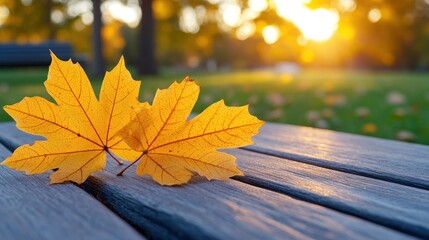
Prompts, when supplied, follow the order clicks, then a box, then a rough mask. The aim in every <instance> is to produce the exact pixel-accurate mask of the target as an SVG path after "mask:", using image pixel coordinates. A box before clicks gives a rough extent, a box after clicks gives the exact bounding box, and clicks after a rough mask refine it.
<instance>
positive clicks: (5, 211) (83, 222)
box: [0, 145, 144, 240]
mask: <svg viewBox="0 0 429 240" xmlns="http://www.w3.org/2000/svg"><path fill="white" fill-rule="evenodd" d="M9 155H10V151H9V150H7V149H6V148H5V147H3V146H2V145H0V159H1V160H3V159H5V158H6V157H7V156H9ZM48 183H49V179H48V175H47V174H41V175H37V176H26V175H25V174H23V173H21V172H17V171H14V170H11V169H8V168H7V167H6V166H3V165H1V166H0V216H1V217H0V238H1V239H26V240H27V239H35V240H36V239H37V240H38V239H144V238H143V237H142V236H141V235H140V234H139V233H137V232H136V231H135V230H134V229H133V228H132V227H131V226H129V225H128V224H127V223H125V222H124V221H123V220H122V219H120V218H119V217H118V216H117V215H115V214H114V213H113V212H112V211H110V210H109V209H108V208H106V207H105V206H104V205H103V204H101V203H100V202H98V201H97V200H96V199H94V198H93V197H92V196H91V195H89V194H88V193H86V192H85V191H82V189H80V188H78V187H77V186H75V185H73V184H61V185H52V186H49V185H48Z"/></svg>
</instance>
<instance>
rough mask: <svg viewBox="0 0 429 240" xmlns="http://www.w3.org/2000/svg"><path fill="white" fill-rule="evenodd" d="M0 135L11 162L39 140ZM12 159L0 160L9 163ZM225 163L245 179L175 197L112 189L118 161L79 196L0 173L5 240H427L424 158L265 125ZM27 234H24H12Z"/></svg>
mask: <svg viewBox="0 0 429 240" xmlns="http://www.w3.org/2000/svg"><path fill="white" fill-rule="evenodd" d="M0 133H1V134H0V143H1V144H3V145H4V146H5V147H7V148H8V149H9V150H13V149H15V148H16V147H18V146H19V145H22V144H24V143H32V142H33V141H34V140H36V139H39V138H38V137H35V136H32V135H28V134H25V133H23V132H20V131H19V130H17V129H16V128H15V126H14V124H13V123H2V124H0ZM9 150H7V149H6V148H0V156H1V157H2V159H4V158H5V157H6V156H7V155H9V154H10V151H9ZM225 151H226V152H228V153H232V154H234V155H235V156H236V157H237V159H238V160H237V161H238V164H239V166H240V169H241V170H242V171H243V172H244V173H245V174H246V176H244V177H234V178H233V179H231V180H228V181H207V180H205V179H203V178H200V177H195V178H194V179H193V180H192V182H191V183H190V184H188V185H184V186H179V187H161V186H159V185H158V184H156V183H154V182H153V181H152V180H151V179H150V178H149V177H139V176H137V175H135V174H134V173H133V170H132V169H131V170H130V171H128V172H127V173H126V174H125V175H124V176H122V177H116V176H115V173H117V172H118V171H119V170H120V169H121V168H122V167H120V166H118V165H116V163H115V162H114V161H111V160H108V164H107V168H106V170H105V171H103V172H100V173H96V174H94V175H93V176H92V177H90V178H89V179H88V180H87V181H86V182H85V183H84V184H82V185H80V186H76V185H73V184H59V185H53V186H48V182H49V179H48V178H47V175H48V174H42V175H34V176H25V175H24V174H23V173H20V172H15V171H13V170H10V169H7V168H6V167H4V166H1V167H0V182H1V183H2V184H0V192H1V197H0V204H1V205H0V214H3V216H4V215H6V216H7V217H3V216H2V218H1V220H0V233H2V234H3V232H5V233H6V234H8V235H6V236H23V237H25V238H33V239H37V238H40V237H41V236H42V237H43V238H44V239H53V238H57V237H58V235H56V234H58V233H59V232H65V233H67V236H70V238H73V237H78V236H86V238H91V237H102V238H103V239H106V237H105V236H108V237H110V238H115V239H133V237H134V238H144V237H148V238H155V239H165V238H168V239H202V238H208V239H314V238H317V239H413V238H424V239H428V238H429V207H428V206H429V191H428V189H429V160H428V159H427V158H428V157H427V156H429V147H427V146H422V145H417V144H409V143H401V142H395V141H389V140H381V139H375V138H369V137H362V136H355V135H351V134H344V133H335V132H332V131H327V130H318V129H311V128H305V127H297V126H289V125H281V124H271V123H268V124H266V125H265V126H264V127H263V128H262V130H261V134H260V135H258V136H257V137H255V144H254V145H252V146H249V147H245V148H243V149H230V150H225ZM0 160H1V159H0ZM48 196H49V197H48ZM15 199H18V200H15ZM28 203H30V204H28ZM65 203H67V204H65ZM121 218H122V219H121ZM123 221H125V222H127V224H128V225H127V224H124V222H123ZM25 224H27V225H25ZM20 225H22V226H23V227H24V226H25V227H24V228H25V229H28V231H27V232H25V231H19V229H20V228H22V227H20V228H17V227H15V228H14V227H11V226H20ZM75 228H78V229H79V230H76V231H73V229H75ZM87 232H89V233H88V235H86V233H87ZM136 232H138V233H136ZM19 234H22V235H19Z"/></svg>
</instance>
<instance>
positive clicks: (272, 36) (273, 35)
mask: <svg viewBox="0 0 429 240" xmlns="http://www.w3.org/2000/svg"><path fill="white" fill-rule="evenodd" d="M262 36H263V37H264V41H265V42H266V43H267V44H273V43H275V42H277V40H279V38H280V30H279V28H278V27H276V26H273V25H268V26H266V27H264V29H263V30H262Z"/></svg>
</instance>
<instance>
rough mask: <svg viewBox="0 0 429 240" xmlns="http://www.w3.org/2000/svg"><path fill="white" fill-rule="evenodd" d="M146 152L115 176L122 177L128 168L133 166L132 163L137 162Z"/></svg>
mask: <svg viewBox="0 0 429 240" xmlns="http://www.w3.org/2000/svg"><path fill="white" fill-rule="evenodd" d="M146 153H147V152H146V151H145V152H143V153H142V155H140V156H139V157H138V158H137V159H136V160H134V161H133V162H132V163H131V164H130V165H128V166H126V167H125V168H124V169H122V171H120V172H118V174H116V176H122V174H124V172H125V171H126V170H127V169H128V168H130V167H131V166H132V165H134V163H136V162H138V161H139V160H140V159H141V158H142V157H143V156H144V155H145V154H146Z"/></svg>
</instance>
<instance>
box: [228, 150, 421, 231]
mask: <svg viewBox="0 0 429 240" xmlns="http://www.w3.org/2000/svg"><path fill="white" fill-rule="evenodd" d="M227 152H228V153H230V154H233V155H235V156H237V157H238V159H237V162H238V165H239V166H240V168H241V169H242V170H243V172H244V173H245V176H244V177H235V179H237V180H240V181H243V182H246V183H249V184H252V185H255V186H259V187H262V188H266V189H271V190H274V191H277V192H280V193H284V194H287V195H290V196H293V197H295V198H298V199H302V200H304V201H308V202H312V203H316V204H319V205H323V206H326V207H329V208H331V209H335V210H338V211H341V212H344V213H348V214H351V215H354V216H358V217H360V218H363V219H366V220H369V221H371V222H374V223H377V224H381V225H384V226H387V227H390V228H393V229H396V230H399V231H402V232H405V233H408V234H411V235H413V236H416V237H421V238H426V239H429V221H428V219H429V208H428V206H429V191H427V190H423V189H419V188H413V187H408V186H404V185H400V184H396V183H391V182H386V181H382V180H378V179H372V178H368V177H363V176H359V175H353V174H349V173H344V172H340V171H335V170H331V169H326V168H321V167H317V166H314V165H309V164H305V163H300V162H296V161H291V160H287V159H284V158H278V157H273V156H267V155H262V154H259V153H254V152H250V151H245V150H240V149H234V150H228V151H227Z"/></svg>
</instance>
